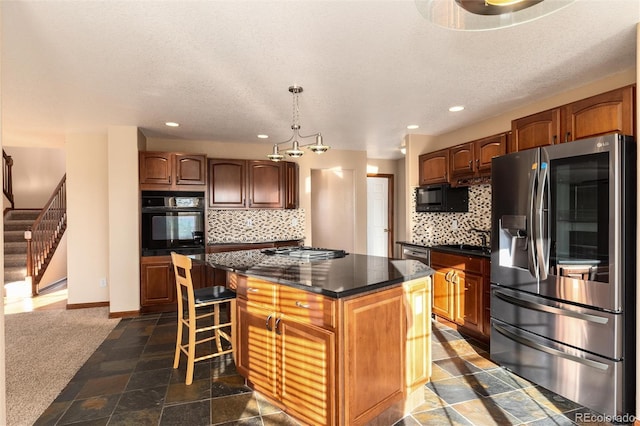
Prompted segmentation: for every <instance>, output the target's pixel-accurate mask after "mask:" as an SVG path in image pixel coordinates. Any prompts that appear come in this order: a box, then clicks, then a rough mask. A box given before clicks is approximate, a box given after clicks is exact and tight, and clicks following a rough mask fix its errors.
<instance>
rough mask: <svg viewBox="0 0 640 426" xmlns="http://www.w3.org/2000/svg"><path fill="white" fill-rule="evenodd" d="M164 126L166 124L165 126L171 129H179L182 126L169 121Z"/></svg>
mask: <svg viewBox="0 0 640 426" xmlns="http://www.w3.org/2000/svg"><path fill="white" fill-rule="evenodd" d="M164 124H165V126H169V127H179V126H180V124H179V123H176V122H175V121H167V122H166V123H164Z"/></svg>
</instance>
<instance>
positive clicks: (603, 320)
mask: <svg viewBox="0 0 640 426" xmlns="http://www.w3.org/2000/svg"><path fill="white" fill-rule="evenodd" d="M493 294H494V295H495V296H496V297H497V298H498V299H502V300H504V301H505V302H507V303H511V304H512V305H516V306H521V307H523V308H527V309H531V310H534V311H539V312H545V313H548V314H556V315H562V316H565V317H573V318H577V319H579V320H584V321H590V322H595V323H597V324H607V323H608V322H609V318H607V317H601V316H599V315H591V314H583V313H580V312H574V311H570V310H567V309H561V308H556V307H553V306H548V305H544V304H541V303H534V302H529V301H527V300H522V299H518V298H516V297H513V296H509V295H507V294H504V293H503V292H501V291H500V290H494V291H493Z"/></svg>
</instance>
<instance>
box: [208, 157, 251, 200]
mask: <svg viewBox="0 0 640 426" xmlns="http://www.w3.org/2000/svg"><path fill="white" fill-rule="evenodd" d="M208 164H209V185H208V186H209V206H210V207H217V208H244V207H245V201H246V193H245V191H246V186H247V183H246V173H247V172H246V161H244V160H221V159H213V158H211V159H209V163H208Z"/></svg>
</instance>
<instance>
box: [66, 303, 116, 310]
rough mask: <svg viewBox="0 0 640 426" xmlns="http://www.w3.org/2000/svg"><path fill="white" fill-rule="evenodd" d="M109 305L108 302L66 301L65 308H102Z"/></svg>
mask: <svg viewBox="0 0 640 426" xmlns="http://www.w3.org/2000/svg"><path fill="white" fill-rule="evenodd" d="M104 306H107V307H108V306H109V302H92V303H67V309H84V308H102V307H104Z"/></svg>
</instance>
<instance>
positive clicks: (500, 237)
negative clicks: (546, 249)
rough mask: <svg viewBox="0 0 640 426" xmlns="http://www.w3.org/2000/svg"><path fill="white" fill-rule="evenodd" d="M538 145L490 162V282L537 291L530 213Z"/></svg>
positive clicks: (535, 182) (536, 173) (535, 176)
mask: <svg viewBox="0 0 640 426" xmlns="http://www.w3.org/2000/svg"><path fill="white" fill-rule="evenodd" d="M539 158H540V151H539V150H538V149H533V150H526V151H521V152H516V153H513V154H508V155H504V156H501V157H497V158H494V159H493V161H492V165H491V182H492V190H491V191H492V192H491V194H492V202H491V204H492V215H493V219H492V230H491V235H492V238H491V282H493V283H496V284H499V285H505V286H509V287H513V288H517V289H520V290H523V291H529V292H533V293H537V292H538V276H539V271H538V258H537V256H536V252H535V243H536V239H535V233H534V227H533V225H534V223H533V220H534V213H535V202H536V197H535V191H536V188H537V184H538V163H539Z"/></svg>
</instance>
